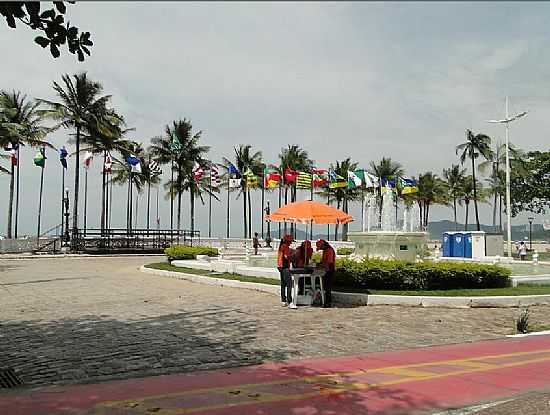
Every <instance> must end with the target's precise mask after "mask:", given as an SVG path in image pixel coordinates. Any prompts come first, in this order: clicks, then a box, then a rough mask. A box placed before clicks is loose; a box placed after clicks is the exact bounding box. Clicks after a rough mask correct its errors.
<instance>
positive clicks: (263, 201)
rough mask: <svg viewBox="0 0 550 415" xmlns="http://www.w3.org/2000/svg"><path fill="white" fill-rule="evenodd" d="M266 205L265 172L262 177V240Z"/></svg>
mask: <svg viewBox="0 0 550 415" xmlns="http://www.w3.org/2000/svg"><path fill="white" fill-rule="evenodd" d="M264 205H265V170H264V174H263V176H262V215H261V216H260V218H261V221H262V239H263V238H264Z"/></svg>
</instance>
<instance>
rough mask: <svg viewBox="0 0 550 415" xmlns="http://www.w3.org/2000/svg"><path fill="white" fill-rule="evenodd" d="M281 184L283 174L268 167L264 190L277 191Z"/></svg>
mask: <svg viewBox="0 0 550 415" xmlns="http://www.w3.org/2000/svg"><path fill="white" fill-rule="evenodd" d="M280 182H281V174H280V173H279V171H278V170H277V169H276V168H274V167H266V168H265V169H264V188H266V189H275V188H276V187H278V186H279V183H280Z"/></svg>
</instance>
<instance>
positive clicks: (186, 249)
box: [164, 245, 218, 261]
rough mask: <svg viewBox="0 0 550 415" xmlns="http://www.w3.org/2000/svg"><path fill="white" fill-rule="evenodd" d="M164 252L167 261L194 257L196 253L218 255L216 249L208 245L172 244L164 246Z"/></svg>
mask: <svg viewBox="0 0 550 415" xmlns="http://www.w3.org/2000/svg"><path fill="white" fill-rule="evenodd" d="M164 254H165V255H166V256H167V257H168V261H174V260H177V259H196V258H197V255H208V256H218V250H217V249H216V248H210V247H208V246H182V245H173V246H171V247H170V248H166V249H165V250H164Z"/></svg>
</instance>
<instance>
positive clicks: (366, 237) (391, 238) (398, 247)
mask: <svg viewBox="0 0 550 415" xmlns="http://www.w3.org/2000/svg"><path fill="white" fill-rule="evenodd" d="M348 238H349V240H350V241H352V242H354V243H355V254H356V255H365V256H368V257H369V258H381V259H398V260H404V261H414V260H415V259H416V258H417V255H419V256H420V257H422V254H423V252H424V247H425V246H426V243H427V242H428V233H427V232H399V231H394V232H390V231H371V232H350V233H349V234H348Z"/></svg>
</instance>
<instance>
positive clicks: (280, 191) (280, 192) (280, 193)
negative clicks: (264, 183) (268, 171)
mask: <svg viewBox="0 0 550 415" xmlns="http://www.w3.org/2000/svg"><path fill="white" fill-rule="evenodd" d="M281 195H282V190H281V181H280V180H279V208H281ZM278 225H279V239H281V222H279V223H278Z"/></svg>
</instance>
